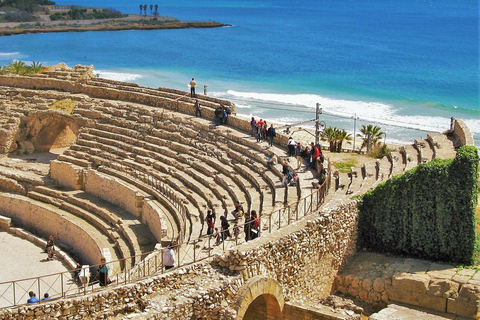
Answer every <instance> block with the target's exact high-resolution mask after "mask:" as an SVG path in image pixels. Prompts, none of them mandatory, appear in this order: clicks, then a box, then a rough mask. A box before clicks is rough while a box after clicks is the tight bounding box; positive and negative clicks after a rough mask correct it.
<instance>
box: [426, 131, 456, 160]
mask: <svg viewBox="0 0 480 320" xmlns="http://www.w3.org/2000/svg"><path fill="white" fill-rule="evenodd" d="M427 139H428V141H430V143H431V145H432V146H433V153H434V157H435V158H440V159H453V158H455V155H456V153H457V152H456V150H455V144H454V142H453V141H452V140H450V139H449V138H448V137H447V135H446V134H442V133H429V134H428V135H427Z"/></svg>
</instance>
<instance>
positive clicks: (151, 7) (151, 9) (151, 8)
mask: <svg viewBox="0 0 480 320" xmlns="http://www.w3.org/2000/svg"><path fill="white" fill-rule="evenodd" d="M152 11H153V4H151V5H150V15H151V14H152Z"/></svg>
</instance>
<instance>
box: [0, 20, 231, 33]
mask: <svg viewBox="0 0 480 320" xmlns="http://www.w3.org/2000/svg"><path fill="white" fill-rule="evenodd" d="M4 25H5V26H2V24H0V36H13V35H20V34H27V33H51V32H86V31H121V30H156V29H186V28H219V27H227V26H230V25H228V24H223V23H219V22H215V21H178V20H176V21H162V22H160V21H159V22H157V23H151V20H143V19H142V20H124V19H115V20H108V21H99V20H79V21H75V20H73V21H72V20H70V21H68V23H61V24H48V25H47V24H38V23H37V24H26V23H16V24H15V25H12V24H8V25H7V24H4Z"/></svg>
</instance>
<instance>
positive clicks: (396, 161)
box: [391, 151, 405, 176]
mask: <svg viewBox="0 0 480 320" xmlns="http://www.w3.org/2000/svg"><path fill="white" fill-rule="evenodd" d="M391 161H392V176H394V175H397V174H402V173H403V172H404V170H405V163H404V162H403V156H402V154H401V153H400V152H398V151H392V153H391Z"/></svg>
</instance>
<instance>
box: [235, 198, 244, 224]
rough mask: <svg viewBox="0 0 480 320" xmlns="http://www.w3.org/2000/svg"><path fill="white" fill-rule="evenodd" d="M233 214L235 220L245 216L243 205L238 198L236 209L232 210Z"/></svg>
mask: <svg viewBox="0 0 480 320" xmlns="http://www.w3.org/2000/svg"><path fill="white" fill-rule="evenodd" d="M232 215H233V217H234V218H235V221H237V220H238V218H241V217H242V216H243V207H242V205H241V204H240V201H238V200H237V201H235V210H233V211H232Z"/></svg>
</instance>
